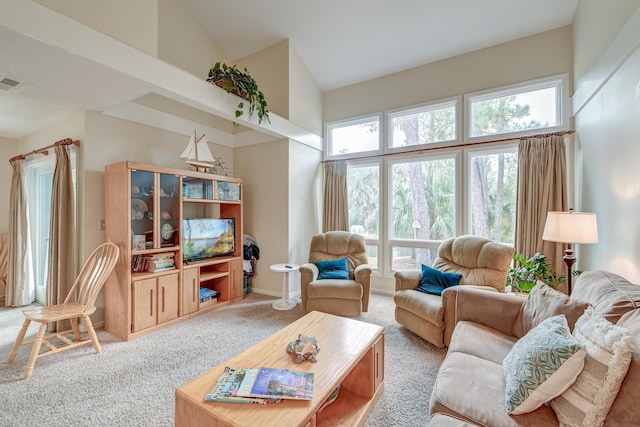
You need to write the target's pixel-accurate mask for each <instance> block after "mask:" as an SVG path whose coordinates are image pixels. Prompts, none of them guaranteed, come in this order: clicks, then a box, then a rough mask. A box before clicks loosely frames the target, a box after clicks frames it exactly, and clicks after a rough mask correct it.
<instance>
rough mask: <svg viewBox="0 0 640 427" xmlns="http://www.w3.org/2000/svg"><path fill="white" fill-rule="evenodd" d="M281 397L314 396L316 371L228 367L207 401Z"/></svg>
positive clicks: (267, 400)
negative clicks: (314, 375) (314, 372)
mask: <svg viewBox="0 0 640 427" xmlns="http://www.w3.org/2000/svg"><path fill="white" fill-rule="evenodd" d="M247 399H254V400H255V401H247ZM280 399H293V400H311V399H313V373H312V372H302V371H292V370H288V369H276V368H259V369H257V368H230V367H225V369H224V372H223V373H222V375H221V376H220V378H218V380H217V381H216V383H215V384H214V386H213V387H212V388H211V390H210V391H209V393H208V394H207V396H206V397H205V400H207V401H216V402H238V403H275V402H277V401H279V400H280Z"/></svg>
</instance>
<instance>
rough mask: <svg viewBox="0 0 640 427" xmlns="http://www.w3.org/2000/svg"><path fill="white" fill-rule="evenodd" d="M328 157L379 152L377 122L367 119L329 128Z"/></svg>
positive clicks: (376, 120)
mask: <svg viewBox="0 0 640 427" xmlns="http://www.w3.org/2000/svg"><path fill="white" fill-rule="evenodd" d="M328 133H329V141H330V144H329V149H328V154H327V155H328V156H338V155H341V154H353V153H362V152H364V151H377V150H380V132H379V120H378V118H377V117H374V118H368V119H365V120H362V121H358V122H351V124H345V125H339V126H338V125H336V126H329V128H328Z"/></svg>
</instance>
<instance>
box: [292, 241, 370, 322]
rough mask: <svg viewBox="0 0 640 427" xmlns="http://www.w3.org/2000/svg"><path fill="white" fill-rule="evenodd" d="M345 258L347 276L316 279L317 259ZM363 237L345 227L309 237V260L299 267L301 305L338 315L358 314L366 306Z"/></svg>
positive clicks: (367, 284)
mask: <svg viewBox="0 0 640 427" xmlns="http://www.w3.org/2000/svg"><path fill="white" fill-rule="evenodd" d="M341 258H347V264H348V268H349V280H346V279H323V280H318V273H319V270H318V267H317V266H316V265H315V263H316V262H319V261H331V260H337V259H341ZM367 262H368V259H367V247H366V244H365V240H364V237H362V236H361V235H360V234H352V233H349V232H346V231H328V232H326V233H321V234H316V235H314V236H313V237H312V238H311V245H310V249H309V262H308V263H306V264H303V265H302V266H301V267H300V290H301V294H302V308H304V310H305V312H307V313H308V312H310V311H313V310H317V311H322V312H325V313H331V314H336V315H339V316H358V315H360V314H362V312H363V311H368V309H369V295H370V293H371V271H372V268H371V266H370V265H368V264H367Z"/></svg>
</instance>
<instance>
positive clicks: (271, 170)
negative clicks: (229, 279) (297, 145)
mask: <svg viewBox="0 0 640 427" xmlns="http://www.w3.org/2000/svg"><path fill="white" fill-rule="evenodd" d="M235 162H236V170H237V172H238V173H237V176H240V177H242V178H243V182H244V203H243V207H244V209H243V210H244V232H245V234H248V235H250V236H253V237H254V238H255V239H256V241H257V244H258V247H259V248H260V259H259V260H258V263H257V273H256V276H255V277H253V278H252V279H251V287H252V289H253V290H254V291H257V292H260V293H263V294H267V295H273V296H281V295H282V286H281V283H282V275H281V274H279V273H274V272H272V271H270V270H269V266H270V265H272V264H280V263H285V262H288V257H289V225H288V224H289V209H288V205H289V192H290V190H289V140H286V139H283V140H278V141H274V142H270V143H265V144H259V145H252V146H248V147H242V148H237V149H236V150H235Z"/></svg>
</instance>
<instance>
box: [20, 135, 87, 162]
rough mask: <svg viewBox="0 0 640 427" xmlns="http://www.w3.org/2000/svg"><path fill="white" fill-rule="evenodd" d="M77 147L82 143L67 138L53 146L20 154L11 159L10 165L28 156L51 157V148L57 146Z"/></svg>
mask: <svg viewBox="0 0 640 427" xmlns="http://www.w3.org/2000/svg"><path fill="white" fill-rule="evenodd" d="M71 144H73V145H75V146H78V147H79V146H80V141H74V140H72V139H71V138H65V139H61V140H60V141H56V142H54V143H53V144H51V145H47V146H46V147H42V148H38V149H37V150H33V151H30V152H28V153H25V154H19V155H17V156H15V157H12V158H10V159H9V163H12V162H14V161H16V160H24V159H26V158H27V156H31V155H32V154H44V155H45V156H48V155H49V151H48V149H49V148H51V147H55V146H56V145H71Z"/></svg>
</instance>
